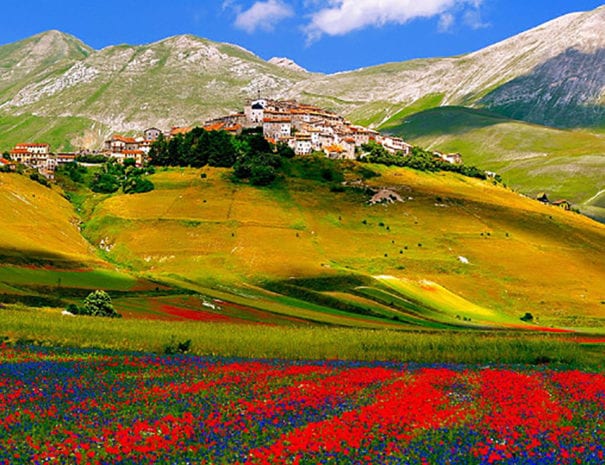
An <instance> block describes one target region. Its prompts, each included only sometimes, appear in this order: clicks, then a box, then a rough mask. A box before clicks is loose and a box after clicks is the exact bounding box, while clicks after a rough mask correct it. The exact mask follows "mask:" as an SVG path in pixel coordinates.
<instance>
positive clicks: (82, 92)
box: [0, 32, 309, 147]
mask: <svg viewBox="0 0 605 465" xmlns="http://www.w3.org/2000/svg"><path fill="white" fill-rule="evenodd" d="M48 36H53V37H54V36H55V33H54V32H53V33H46V34H42V35H41V36H40V37H41V38H42V39H47V38H48ZM17 45H19V44H17ZM1 58H2V56H1V55H0V66H5V67H7V68H8V69H12V64H11V63H12V61H10V60H9V61H8V62H3V61H2V60H1ZM47 60H49V61H53V62H56V58H55V56H54V55H49V56H48V58H47ZM56 66H59V62H56ZM308 76H309V74H308V73H306V72H304V71H298V70H291V69H286V68H284V67H281V66H278V65H274V64H271V63H268V62H265V61H264V60H262V59H260V58H258V57H257V56H255V55H254V54H252V53H250V52H248V51H246V50H244V49H242V48H240V47H237V46H234V45H229V44H220V43H215V42H211V41H208V40H205V39H201V38H198V37H194V36H190V35H186V36H177V37H172V38H169V39H165V40H162V41H160V42H156V43H153V44H149V45H144V46H127V45H120V46H115V47H107V48H105V49H103V50H100V51H94V52H92V53H90V54H89V55H88V56H86V57H81V59H80V60H79V61H77V62H76V63H75V64H72V66H69V67H68V69H64V70H63V72H62V74H52V75H48V76H40V77H39V78H37V79H36V80H34V81H32V82H30V81H27V82H23V83H21V89H20V90H19V92H18V93H17V94H16V95H14V96H13V95H10V96H9V97H12V98H7V99H6V98H5V101H4V103H3V104H2V105H1V106H0V110H1V111H3V112H4V113H6V114H9V115H11V116H13V115H15V114H18V115H27V114H32V113H34V114H36V115H44V116H48V117H57V116H67V115H68V116H71V117H76V118H84V119H89V120H93V121H97V122H99V123H101V124H102V125H103V126H106V127H107V128H109V131H112V130H113V131H130V130H133V131H135V130H139V131H140V130H142V129H144V128H145V127H149V126H152V125H153V126H157V127H161V128H170V127H172V126H177V125H191V124H194V123H200V122H203V121H205V120H206V119H207V118H209V117H211V116H218V115H223V114H226V113H229V112H232V111H235V110H241V108H242V106H243V104H244V102H245V100H246V99H247V98H250V97H253V96H256V95H257V93H258V92H259V91H260V92H262V93H263V94H264V95H267V94H270V95H273V94H279V93H281V92H283V90H284V89H286V88H289V87H291V86H292V85H293V84H294V83H295V82H297V81H299V80H301V79H304V78H306V77H308ZM109 131H108V132H109ZM105 135H106V134H105ZM99 142H100V140H96V141H94V144H91V145H92V147H95V145H96V146H98V144H99Z"/></svg>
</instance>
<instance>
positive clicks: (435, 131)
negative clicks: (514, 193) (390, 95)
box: [386, 107, 605, 213]
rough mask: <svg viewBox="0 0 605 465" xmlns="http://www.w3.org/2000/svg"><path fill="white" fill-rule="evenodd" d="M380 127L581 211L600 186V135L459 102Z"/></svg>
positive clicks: (604, 154)
mask: <svg viewBox="0 0 605 465" xmlns="http://www.w3.org/2000/svg"><path fill="white" fill-rule="evenodd" d="M386 130H387V131H388V132H392V133H395V134H399V135H402V136H404V137H405V138H406V139H408V140H409V141H411V142H412V143H415V144H418V145H421V146H424V147H427V148H430V149H434V150H440V151H444V152H460V153H462V155H463V157H464V161H465V163H467V164H471V165H476V166H479V167H481V168H484V169H487V170H491V171H496V172H498V173H499V174H501V175H502V176H503V178H504V180H505V182H506V183H507V184H509V185H510V186H512V187H514V188H515V189H518V190H519V191H521V192H523V193H525V194H528V195H535V194H536V193H538V192H546V193H547V194H548V195H549V197H550V198H551V200H557V199H561V198H566V199H568V200H570V201H572V202H573V203H574V204H576V205H577V206H578V207H580V208H581V209H582V210H584V208H585V207H591V206H594V207H598V205H596V204H595V205H589V204H588V203H587V201H589V200H590V199H591V198H592V197H593V196H595V195H596V194H597V193H598V192H599V191H601V190H602V189H605V177H603V175H602V173H604V172H605V136H603V135H602V134H594V133H590V132H586V131H566V130H559V129H553V128H548V127H545V126H539V125H533V124H528V123H524V122H521V121H516V120H511V119H507V118H505V117H502V116H500V115H496V114H493V113H489V112H485V111H480V110H473V109H469V108H463V107H442V108H435V109H431V110H426V111H423V112H419V113H416V114H414V115H411V116H408V117H405V118H403V119H401V120H400V121H399V124H398V125H396V126H390V127H388V128H386ZM593 200H596V199H593ZM590 211H592V212H593V213H594V212H596V210H594V209H593V210H590ZM590 211H589V209H588V208H587V213H589V212H590Z"/></svg>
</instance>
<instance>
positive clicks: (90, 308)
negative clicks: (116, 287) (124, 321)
mask: <svg viewBox="0 0 605 465" xmlns="http://www.w3.org/2000/svg"><path fill="white" fill-rule="evenodd" d="M82 313H83V314H84V315H90V316H104V317H110V318H119V317H120V316H121V315H120V314H119V313H118V312H116V310H115V308H113V304H112V303H111V297H110V296H109V294H107V292H105V291H100V290H97V291H94V292H91V293H90V294H88V297H86V299H84V306H83V307H82Z"/></svg>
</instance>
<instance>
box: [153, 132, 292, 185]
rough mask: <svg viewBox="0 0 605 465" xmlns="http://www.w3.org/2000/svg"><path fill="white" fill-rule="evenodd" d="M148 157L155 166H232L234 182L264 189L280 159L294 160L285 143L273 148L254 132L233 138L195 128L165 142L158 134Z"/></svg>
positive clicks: (223, 133) (271, 180) (270, 181)
mask: <svg viewBox="0 0 605 465" xmlns="http://www.w3.org/2000/svg"><path fill="white" fill-rule="evenodd" d="M149 156H150V158H151V163H152V164H154V165H157V166H192V167H196V168H199V167H202V166H206V165H209V166H215V167H223V168H231V167H232V168H233V175H234V177H235V178H236V179H247V180H249V181H250V183H251V184H253V185H256V186H266V185H269V184H271V183H272V182H273V181H275V179H276V178H277V176H278V174H279V172H280V169H281V168H282V161H283V159H284V158H292V157H294V151H293V150H292V149H291V148H290V147H288V146H287V145H285V144H278V145H277V146H273V145H272V144H270V143H269V142H267V140H266V139H265V138H264V136H263V134H262V132H261V131H260V130H258V129H251V130H245V131H244V132H243V133H242V134H241V135H238V136H235V137H233V136H231V135H230V134H229V133H227V132H225V131H206V130H205V129H202V128H195V129H193V130H192V131H191V132H189V133H187V134H185V135H180V134H179V135H177V136H175V137H173V138H171V139H170V140H169V141H167V140H166V139H164V137H163V136H161V135H160V137H159V138H158V140H157V141H156V142H154V143H153V145H152V146H151V150H150V152H149Z"/></svg>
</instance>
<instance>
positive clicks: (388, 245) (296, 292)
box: [84, 167, 605, 326]
mask: <svg viewBox="0 0 605 465" xmlns="http://www.w3.org/2000/svg"><path fill="white" fill-rule="evenodd" d="M375 169H377V170H379V171H380V172H381V173H382V175H381V176H380V177H378V178H374V179H372V180H371V182H370V183H371V184H372V185H374V186H376V187H379V186H389V188H391V189H393V190H395V191H397V192H399V193H400V195H402V196H403V197H404V199H406V201H405V202H404V203H397V204H394V205H390V206H374V207H370V206H368V205H367V204H366V200H367V199H368V197H367V195H366V194H363V193H360V192H357V191H349V190H346V191H345V192H343V193H339V192H331V191H330V189H329V187H328V186H326V185H322V184H317V183H316V182H315V181H305V180H300V179H290V180H289V181H288V182H287V183H285V184H284V185H282V186H281V187H276V188H272V189H257V188H252V187H249V186H246V185H234V184H232V183H231V182H229V181H227V180H225V179H224V174H225V173H224V171H222V170H216V169H206V170H205V172H206V173H207V176H208V177H207V178H205V179H200V171H199V170H186V169H184V170H168V171H164V172H160V173H158V174H156V175H155V176H154V177H153V181H154V182H155V184H156V186H157V188H156V190H155V191H153V192H150V193H147V194H143V195H136V196H124V195H116V196H112V197H110V198H107V199H106V200H105V201H103V202H102V203H101V204H99V205H98V206H97V208H96V209H95V213H94V215H93V216H92V217H90V219H89V220H88V221H87V222H86V224H85V228H84V234H85V236H86V237H87V238H88V239H89V240H90V241H91V243H93V244H97V245H104V246H105V247H107V244H109V250H110V251H109V252H108V254H107V258H108V259H110V260H111V261H112V262H114V263H119V264H122V265H124V266H128V267H129V268H130V269H132V270H137V271H139V272H143V273H145V274H149V275H152V276H155V277H156V278H158V279H162V280H172V281H173V282H179V283H188V285H193V284H195V285H197V286H199V287H200V288H203V289H206V290H207V289H215V290H221V291H222V292H224V293H226V294H232V295H237V296H239V298H240V299H242V300H241V303H245V304H247V305H254V301H255V299H261V298H267V296H268V295H269V296H272V298H274V299H275V298H276V297H275V296H276V295H275V294H274V293H277V295H281V296H283V297H279V301H280V302H281V304H284V303H288V304H289V305H293V306H294V309H296V308H301V309H304V308H306V307H307V306H308V305H310V304H312V305H315V306H317V305H319V306H321V307H329V308H336V309H341V308H345V309H348V310H349V311H353V313H355V312H357V313H359V312H367V313H368V314H370V315H376V314H381V313H384V312H386V314H387V315H389V318H395V317H397V319H398V321H401V322H402V323H403V322H405V323H406V324H414V322H415V324H418V320H421V321H422V322H423V324H424V325H427V324H428V325H430V324H433V325H443V324H446V325H447V324H450V325H452V324H456V322H458V323H459V324H464V323H463V321H465V320H462V321H461V320H459V319H458V318H457V317H460V318H465V317H466V316H467V313H466V312H470V309H471V305H470V304H468V305H466V304H464V303H463V302H472V304H474V305H476V306H478V307H477V309H476V310H475V311H474V314H473V316H472V317H471V316H470V313H468V315H469V316H468V318H469V319H472V322H473V323H468V322H467V324H479V322H481V324H490V325H502V324H505V323H506V322H508V323H510V322H511V321H517V320H518V317H519V316H520V315H523V314H524V312H527V311H530V312H531V313H532V314H534V315H537V316H538V318H539V320H540V321H541V322H542V323H544V324H557V325H563V326H586V325H595V324H602V321H601V320H599V318H602V312H603V307H602V304H601V302H602V301H603V300H605V299H604V298H603V289H602V286H601V285H600V283H602V282H603V280H604V279H605V274H604V273H605V253H604V252H605V249H604V247H605V226H603V225H600V224H598V223H595V222H593V221H591V220H589V219H587V218H585V217H583V216H581V215H577V214H574V213H571V212H565V211H563V210H561V209H559V208H555V207H549V206H544V205H542V204H540V203H539V202H537V201H533V200H530V199H527V198H525V197H522V196H519V195H518V194H516V193H514V192H511V191H509V190H506V189H504V188H502V187H498V186H494V185H492V184H491V183H489V182H482V181H477V180H473V179H469V178H464V177H458V176H454V175H441V174H422V173H416V172H413V171H408V170H405V169H385V168H380V167H376V168H375ZM461 257H464V259H466V260H468V262H469V263H464V260H463V258H461ZM553 263H556V264H557V266H556V267H553ZM381 276H392V277H394V278H395V279H396V280H399V281H400V282H401V283H402V284H400V285H398V286H396V288H395V290H393V289H391V290H390V291H389V289H386V288H385V287H384V286H385V283H384V282H383V283H378V282H376V279H377V277H381ZM317 278H321V279H319V280H318V279H317ZM429 282H430V283H434V285H433V284H428V283H429ZM403 283H409V284H403ZM423 283H426V284H423ZM386 284H388V283H386ZM263 289H264V290H263ZM438 289H444V291H439V290H438ZM445 291H447V292H445ZM267 292H269V293H270V294H267ZM423 293H424V294H426V295H424V297H422V295H423ZM439 293H441V297H439V298H438V299H435V298H431V297H430V296H431V295H437V294H439ZM448 293H449V294H448ZM454 296H457V297H456V298H454ZM284 299H286V300H284ZM288 299H289V300H288ZM292 299H294V300H292ZM456 299H458V300H456ZM304 302H307V303H304ZM445 302H449V304H447V305H446V304H445ZM479 307H480V308H483V309H487V310H486V311H487V312H488V316H484V317H483V319H479V317H477V314H478V313H480V312H481V310H478V309H479ZM394 309H395V311H396V312H398V313H393V310H394ZM294 312H296V310H294ZM444 312H445V313H444ZM490 312H491V313H490ZM431 322H432V323H431Z"/></svg>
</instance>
